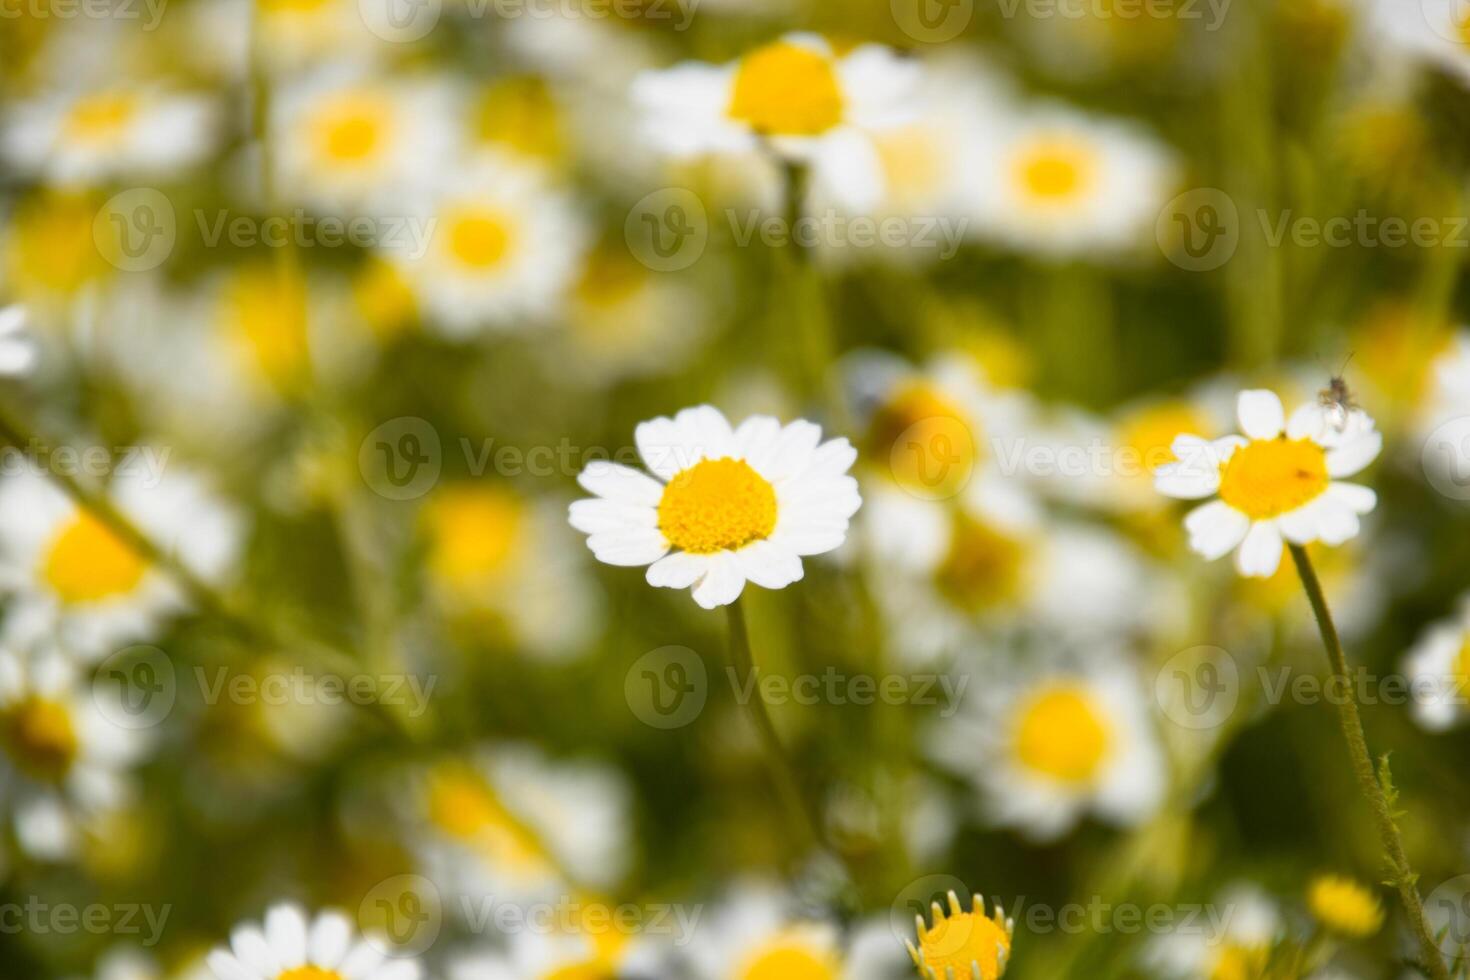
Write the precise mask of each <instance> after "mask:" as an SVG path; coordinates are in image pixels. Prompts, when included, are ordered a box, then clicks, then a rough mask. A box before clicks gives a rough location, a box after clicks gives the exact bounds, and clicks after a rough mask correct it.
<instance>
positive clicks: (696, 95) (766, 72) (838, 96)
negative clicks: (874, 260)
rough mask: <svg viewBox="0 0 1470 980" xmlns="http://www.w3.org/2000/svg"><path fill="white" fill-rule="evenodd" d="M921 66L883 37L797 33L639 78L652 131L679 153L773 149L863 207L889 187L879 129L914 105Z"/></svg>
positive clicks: (639, 97) (638, 98)
mask: <svg viewBox="0 0 1470 980" xmlns="http://www.w3.org/2000/svg"><path fill="white" fill-rule="evenodd" d="M919 78H920V67H919V64H918V63H917V62H915V61H910V60H907V59H905V58H902V57H900V56H899V55H897V54H896V53H895V52H893V51H891V50H889V49H888V48H884V47H882V46H879V45H875V44H864V45H861V46H859V47H857V48H854V49H852V50H850V51H846V52H839V51H838V50H836V49H835V48H834V47H833V46H832V45H831V44H830V43H829V42H828V41H827V40H825V39H824V38H822V37H820V36H818V35H815V34H788V35H786V36H784V37H782V38H781V39H779V40H777V41H774V42H772V43H770V44H767V45H764V46H763V47H759V48H756V49H755V50H753V51H750V52H748V53H747V54H746V55H745V56H744V57H742V58H741V59H740V60H739V61H736V62H733V63H731V64H726V65H710V64H705V63H702V62H685V63H683V64H680V65H676V66H674V67H673V68H669V69H666V70H663V71H652V72H645V73H643V74H641V75H639V76H638V78H637V79H636V80H635V81H634V83H633V99H634V101H635V102H636V103H638V105H639V106H640V107H641V108H642V109H643V111H644V127H643V128H644V132H645V133H646V134H647V136H648V138H649V139H650V140H651V141H652V142H653V143H654V144H655V145H657V146H659V147H660V148H662V149H663V150H664V151H665V152H667V153H670V154H672V155H675V156H685V157H687V156H699V155H704V154H719V153H743V152H749V151H752V150H757V149H760V148H761V147H762V146H767V147H769V148H771V149H772V150H774V151H775V152H776V153H777V154H779V155H780V156H782V157H783V158H785V159H787V160H792V161H797V162H800V163H804V164H808V165H810V166H811V168H812V181H813V184H814V186H815V187H817V188H821V189H822V190H823V191H825V193H827V194H829V195H831V196H832V197H833V198H835V199H837V200H840V201H842V202H844V203H846V204H849V205H851V206H853V207H859V208H864V207H870V206H872V205H873V204H874V203H875V202H876V201H877V200H878V198H879V196H880V195H881V194H882V192H883V170H882V165H881V162H880V160H879V157H878V152H877V150H876V148H875V147H874V145H873V143H872V140H871V136H870V134H871V133H872V132H874V131H877V130H881V129H883V128H885V127H889V126H893V125H895V124H897V123H900V122H902V121H903V120H904V119H905V118H906V117H907V116H908V115H909V113H910V112H911V110H912V100H913V96H914V92H915V88H916V86H917V84H918V81H919Z"/></svg>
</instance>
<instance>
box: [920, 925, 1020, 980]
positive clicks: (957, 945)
mask: <svg viewBox="0 0 1470 980" xmlns="http://www.w3.org/2000/svg"><path fill="white" fill-rule="evenodd" d="M1010 949H1011V937H1010V936H1008V935H1006V931H1005V930H1004V929H1002V928H1001V927H1000V926H999V925H997V924H996V923H995V920H993V919H989V918H987V917H985V916H983V915H977V914H975V913H974V912H959V913H955V914H953V915H950V916H948V917H938V918H937V919H936V921H935V922H934V925H933V927H932V928H930V929H928V930H927V931H926V932H924V934H923V935H922V936H921V937H920V939H919V956H920V957H921V958H922V959H923V961H924V965H925V966H926V967H928V968H929V969H931V970H933V971H934V975H935V976H938V977H944V976H946V975H947V972H948V971H949V970H950V969H953V970H954V975H955V976H956V977H970V976H972V975H973V968H972V964H978V965H979V967H980V977H981V980H996V978H997V977H999V976H1000V972H1001V970H1000V959H1001V950H1005V951H1006V953H1007V954H1009V953H1010Z"/></svg>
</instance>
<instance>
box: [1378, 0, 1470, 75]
mask: <svg viewBox="0 0 1470 980" xmlns="http://www.w3.org/2000/svg"><path fill="white" fill-rule="evenodd" d="M1367 8H1368V11H1367V12H1368V17H1367V18H1366V19H1365V21H1364V25H1365V27H1366V28H1368V29H1369V30H1367V31H1365V33H1366V34H1367V35H1368V36H1369V37H1371V38H1383V39H1386V40H1388V41H1389V42H1390V43H1392V44H1394V45H1396V46H1397V47H1398V48H1400V49H1401V50H1403V51H1404V52H1405V53H1406V54H1408V55H1410V56H1411V57H1414V58H1419V59H1422V60H1424V61H1427V62H1429V63H1430V64H1432V65H1436V66H1438V67H1439V68H1442V69H1444V70H1445V71H1447V72H1450V73H1451V74H1453V75H1456V76H1458V77H1459V79H1460V80H1461V81H1462V82H1464V83H1465V84H1470V14H1467V13H1466V10H1465V5H1464V4H1463V3H1460V2H1459V0H1367Z"/></svg>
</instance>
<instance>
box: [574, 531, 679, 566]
mask: <svg viewBox="0 0 1470 980" xmlns="http://www.w3.org/2000/svg"><path fill="white" fill-rule="evenodd" d="M587 547H589V548H591V549H592V554H594V555H596V556H597V560H598V561H600V562H604V563H605V564H608V565H622V566H629V567H632V566H637V565H648V564H651V563H653V562H656V561H658V560H659V559H660V558H662V557H663V556H664V555H666V554H668V553H669V542H668V541H667V540H665V539H664V536H663V534H662V533H661V532H660V531H659V530H658V529H657V528H648V529H642V530H638V529H632V528H629V529H626V530H622V531H606V532H603V533H601V534H594V535H591V536H590V537H588V538H587Z"/></svg>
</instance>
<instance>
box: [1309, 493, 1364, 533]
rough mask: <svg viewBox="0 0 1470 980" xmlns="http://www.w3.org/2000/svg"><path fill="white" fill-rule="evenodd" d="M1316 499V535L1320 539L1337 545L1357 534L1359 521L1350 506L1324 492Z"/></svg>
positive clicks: (1359, 525)
mask: <svg viewBox="0 0 1470 980" xmlns="http://www.w3.org/2000/svg"><path fill="white" fill-rule="evenodd" d="M1317 499H1318V501H1320V502H1319V503H1318V505H1317V508H1316V511H1317V537H1318V538H1319V539H1320V540H1321V541H1323V542H1324V543H1326V544H1330V545H1339V544H1342V543H1343V542H1344V541H1349V540H1351V539H1353V538H1355V537H1357V536H1358V531H1359V529H1360V527H1361V522H1360V521H1359V520H1358V515H1357V514H1355V513H1353V511H1352V509H1351V508H1350V507H1348V506H1346V505H1345V504H1343V503H1341V502H1340V501H1338V500H1336V499H1334V498H1332V497H1329V496H1327V495H1326V494H1323V495H1322V496H1321V497H1319V498H1317Z"/></svg>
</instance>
